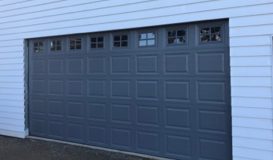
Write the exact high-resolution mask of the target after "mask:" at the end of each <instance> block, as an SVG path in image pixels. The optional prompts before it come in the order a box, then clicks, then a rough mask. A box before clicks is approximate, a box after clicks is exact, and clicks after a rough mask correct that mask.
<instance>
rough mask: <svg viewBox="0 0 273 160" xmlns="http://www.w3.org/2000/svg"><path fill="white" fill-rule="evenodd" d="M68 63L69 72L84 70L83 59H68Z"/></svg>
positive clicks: (76, 72) (75, 72)
mask: <svg viewBox="0 0 273 160" xmlns="http://www.w3.org/2000/svg"><path fill="white" fill-rule="evenodd" d="M66 63H67V65H66V67H67V68H66V72H67V73H68V74H82V73H83V72H84V66H83V60H82V59H68V60H67V61H66Z"/></svg>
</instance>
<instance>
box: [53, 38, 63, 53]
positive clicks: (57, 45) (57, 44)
mask: <svg viewBox="0 0 273 160" xmlns="http://www.w3.org/2000/svg"><path fill="white" fill-rule="evenodd" d="M61 44H62V43H61V40H52V41H51V42H50V50H51V51H60V50H62V45H61Z"/></svg>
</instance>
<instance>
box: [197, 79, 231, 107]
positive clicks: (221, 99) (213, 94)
mask: <svg viewBox="0 0 273 160" xmlns="http://www.w3.org/2000/svg"><path fill="white" fill-rule="evenodd" d="M225 89H226V88H225V82H213V81H206V82H205V81H198V82H197V94H198V102H206V103H225V101H226V98H225V97H226V91H225Z"/></svg>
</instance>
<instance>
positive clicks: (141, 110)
mask: <svg viewBox="0 0 273 160" xmlns="http://www.w3.org/2000/svg"><path fill="white" fill-rule="evenodd" d="M137 122H138V124H140V125H153V126H158V125H159V110H158V108H157V107H151V106H139V107H138V108H137Z"/></svg>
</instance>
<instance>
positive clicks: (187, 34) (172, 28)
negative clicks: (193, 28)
mask: <svg viewBox="0 0 273 160" xmlns="http://www.w3.org/2000/svg"><path fill="white" fill-rule="evenodd" d="M179 30H183V31H185V43H173V44H170V43H169V32H170V31H176V37H175V38H177V31H179ZM165 31H166V32H165V36H166V37H165V41H166V45H167V46H168V47H185V46H188V44H189V29H188V26H175V27H169V28H166V30H165Z"/></svg>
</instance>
